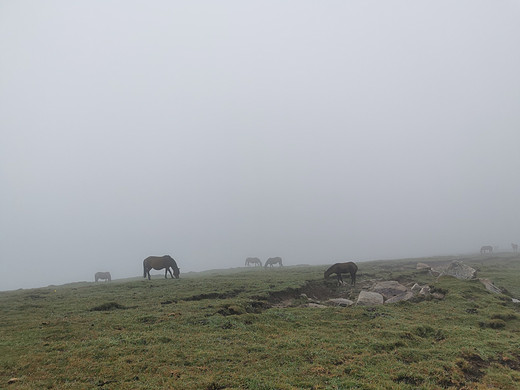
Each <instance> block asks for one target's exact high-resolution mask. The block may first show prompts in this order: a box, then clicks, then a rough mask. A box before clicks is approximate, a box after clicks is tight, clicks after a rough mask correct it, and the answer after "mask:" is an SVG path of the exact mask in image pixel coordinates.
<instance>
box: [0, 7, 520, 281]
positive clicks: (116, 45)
mask: <svg viewBox="0 0 520 390" xmlns="http://www.w3.org/2000/svg"><path fill="white" fill-rule="evenodd" d="M518 20H520V3H519V2H518V1H500V2H490V1H474V0H471V1H469V0H467V1H457V2H453V1H394V2H387V1H363V2H361V1H327V2H315V1H302V0H298V1H285V2H279V1H261V2H260V1H257V2H243V1H222V2H213V1H150V2H139V1H76V2H70V1H46V2H40V1H3V2H1V3H0V183H1V185H0V264H1V268H2V270H3V276H2V278H1V281H0V290H10V289H17V288H30V287H39V286H47V285H49V284H62V283H68V282H75V281H84V280H87V281H93V279H94V273H95V272H96V271H110V272H111V273H112V277H113V278H115V279H118V278H126V277H131V276H141V277H142V272H143V271H142V260H143V259H144V258H145V257H147V256H149V255H164V254H170V255H171V256H172V257H173V258H175V259H176V260H177V263H178V264H179V267H180V269H181V277H182V273H185V272H189V271H201V270H207V269H215V268H228V267H240V266H243V264H244V260H245V258H246V257H248V256H254V257H259V258H260V259H261V260H262V261H265V260H266V259H267V258H268V257H273V256H281V257H282V258H283V260H284V264H286V265H296V264H324V265H325V264H330V263H333V262H337V261H363V260H370V259H392V258H403V257H422V256H435V255H457V254H461V253H472V252H478V250H479V249H480V246H482V245H493V246H499V247H500V250H502V249H503V250H505V251H510V248H511V246H510V244H511V243H512V242H519V241H520V215H519V200H520V173H519V167H520V72H519V69H520V51H519V50H518V49H519V48H520V24H519V23H518ZM159 273H160V272H159V271H157V272H156V274H159Z"/></svg>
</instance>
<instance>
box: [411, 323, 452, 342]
mask: <svg viewBox="0 0 520 390" xmlns="http://www.w3.org/2000/svg"><path fill="white" fill-rule="evenodd" d="M414 332H415V334H416V335H417V336H419V337H421V338H432V339H434V340H435V341H441V340H444V339H445V338H446V334H445V333H444V332H443V331H442V330H440V329H434V328H432V327H431V326H428V325H421V326H418V327H416V328H415V331H414Z"/></svg>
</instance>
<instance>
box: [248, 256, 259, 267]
mask: <svg viewBox="0 0 520 390" xmlns="http://www.w3.org/2000/svg"><path fill="white" fill-rule="evenodd" d="M250 264H253V265H254V266H255V267H256V266H257V265H259V266H260V267H261V266H262V262H261V261H260V259H259V258H258V257H248V258H247V259H246V266H248V267H249V265H250Z"/></svg>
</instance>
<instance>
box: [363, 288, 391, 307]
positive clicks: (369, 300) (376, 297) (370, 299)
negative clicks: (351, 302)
mask: <svg viewBox="0 0 520 390" xmlns="http://www.w3.org/2000/svg"><path fill="white" fill-rule="evenodd" d="M383 302H384V298H383V296H382V295H381V294H379V293H376V292H372V291H365V290H362V291H361V292H360V293H359V296H358V299H357V302H356V304H357V305H359V306H373V305H382V304H383Z"/></svg>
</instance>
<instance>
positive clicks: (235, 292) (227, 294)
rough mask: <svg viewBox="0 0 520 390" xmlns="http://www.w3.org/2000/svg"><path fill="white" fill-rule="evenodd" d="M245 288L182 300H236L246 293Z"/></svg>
mask: <svg viewBox="0 0 520 390" xmlns="http://www.w3.org/2000/svg"><path fill="white" fill-rule="evenodd" d="M244 291H245V290H244V289H243V288H239V289H234V290H231V291H227V292H223V293H208V294H198V295H193V296H191V297H188V298H184V299H182V300H183V301H202V300H203V299H227V298H234V297H236V296H237V295H238V294H240V293H241V292H244Z"/></svg>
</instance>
